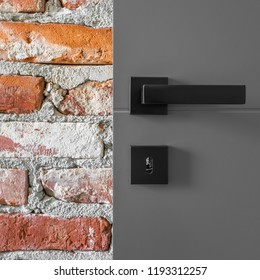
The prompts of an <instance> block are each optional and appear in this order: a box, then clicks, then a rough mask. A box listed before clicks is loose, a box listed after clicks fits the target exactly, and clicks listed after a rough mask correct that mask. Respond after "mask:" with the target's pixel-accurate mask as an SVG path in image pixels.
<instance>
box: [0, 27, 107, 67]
mask: <svg viewBox="0 0 260 280" xmlns="http://www.w3.org/2000/svg"><path fill="white" fill-rule="evenodd" d="M0 59H3V60H9V61H28V62H38V63H59V64H112V30H111V28H101V29H98V28H90V27H86V26H81V25H75V24H37V23H22V22H0Z"/></svg>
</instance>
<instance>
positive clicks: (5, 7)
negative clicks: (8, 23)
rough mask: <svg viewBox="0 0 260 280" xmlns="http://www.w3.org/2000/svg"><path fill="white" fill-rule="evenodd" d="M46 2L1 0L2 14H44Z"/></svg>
mask: <svg viewBox="0 0 260 280" xmlns="http://www.w3.org/2000/svg"><path fill="white" fill-rule="evenodd" d="M45 2H46V0H0V12H11V13H37V12H44V10H45Z"/></svg>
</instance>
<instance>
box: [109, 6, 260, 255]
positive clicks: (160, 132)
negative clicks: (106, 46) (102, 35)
mask: <svg viewBox="0 0 260 280" xmlns="http://www.w3.org/2000/svg"><path fill="white" fill-rule="evenodd" d="M114 6H115V7H114V24H115V27H114V65H115V66H114V77H115V83H114V144H115V148H114V238H113V244H114V258H115V259H259V258H260V250H259V246H260V114H259V112H260V110H259V108H260V37H259V34H260V16H259V15H260V1H257V0H246V1H245V0H195V1H194V0H160V1H159V0H156V1H155V0H131V1H129V0H115V1H114ZM131 76H147V77H149V76H150V77H157V76H158V77H169V79H170V84H180V85H195V84H221V85H222V84H224V85H226V84H230V85H232V84H235V85H236V84H239V85H240V84H245V85H246V88H247V100H246V104H245V105H214V106H213V105H185V106H184V105H175V106H173V105H170V106H169V108H168V109H169V113H168V115H165V116H159V115H157V116H156V115H130V112H129V106H130V105H129V101H128V100H129V86H130V77H131ZM132 145H167V146H168V147H169V184H168V185H131V182H130V176H131V146H132Z"/></svg>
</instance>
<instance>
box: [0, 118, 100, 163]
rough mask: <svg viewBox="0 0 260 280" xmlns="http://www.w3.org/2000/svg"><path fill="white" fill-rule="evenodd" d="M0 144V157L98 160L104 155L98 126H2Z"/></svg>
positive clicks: (30, 124) (32, 124) (14, 124)
mask: <svg viewBox="0 0 260 280" xmlns="http://www.w3.org/2000/svg"><path fill="white" fill-rule="evenodd" d="M1 141H2V142H1ZM0 143H2V145H0V156H1V157H33V156H39V157H56V158H59V157H71V158H97V157H101V156H102V155H103V142H102V140H101V138H100V136H99V128H98V126H97V124H92V125H91V124H84V123H52V124H51V123H47V122H46V123H1V124H0ZM3 143H5V144H3ZM10 145H11V148H10Z"/></svg>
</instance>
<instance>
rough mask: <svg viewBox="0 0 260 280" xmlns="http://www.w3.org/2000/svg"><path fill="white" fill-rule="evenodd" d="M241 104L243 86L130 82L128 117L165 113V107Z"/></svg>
mask: <svg viewBox="0 0 260 280" xmlns="http://www.w3.org/2000/svg"><path fill="white" fill-rule="evenodd" d="M245 102H246V86H245V85H168V78H132V80H131V114H167V104H245ZM137 103H139V104H137Z"/></svg>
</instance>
